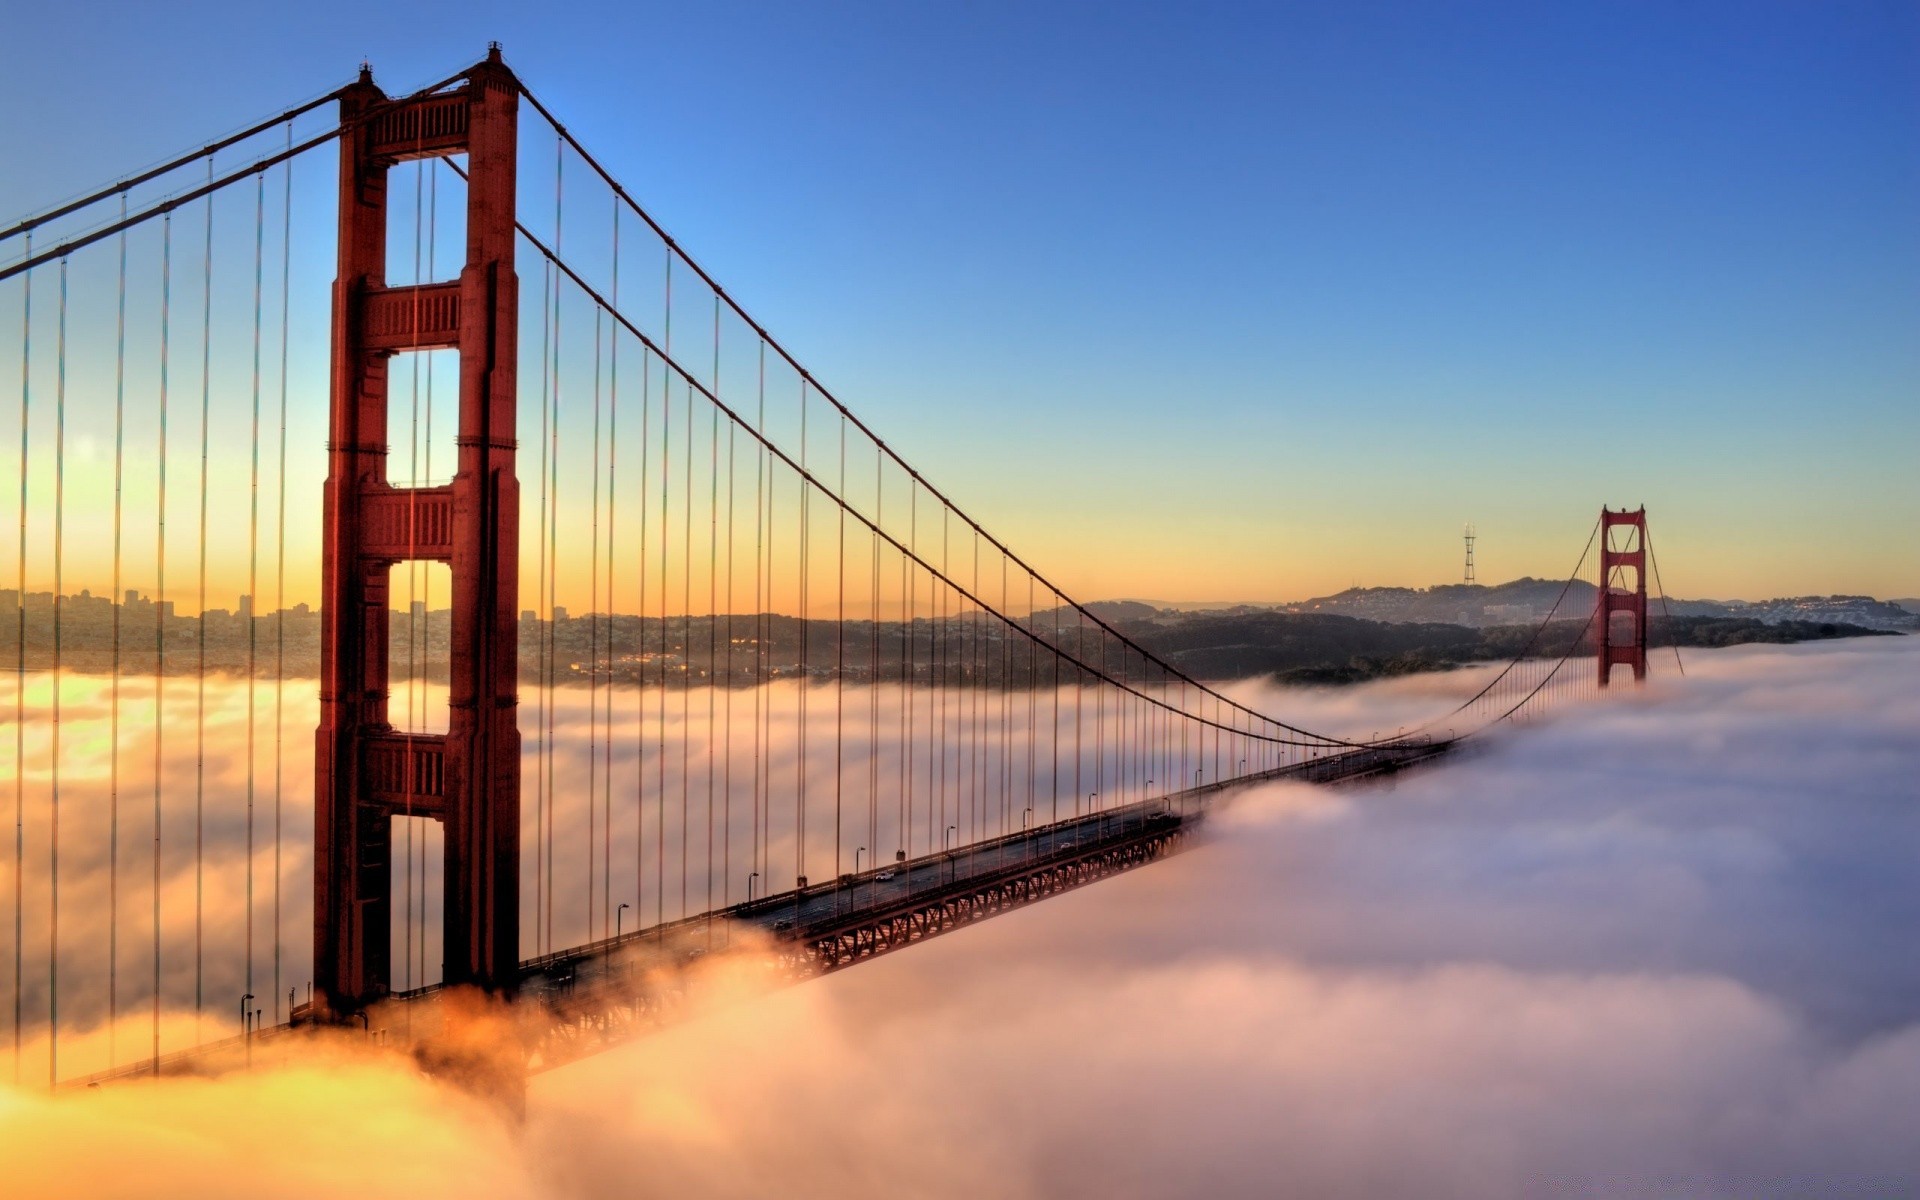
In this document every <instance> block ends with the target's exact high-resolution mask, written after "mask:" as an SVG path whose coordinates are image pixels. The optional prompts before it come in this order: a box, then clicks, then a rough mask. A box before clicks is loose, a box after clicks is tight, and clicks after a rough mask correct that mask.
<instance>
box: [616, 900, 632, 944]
mask: <svg viewBox="0 0 1920 1200" xmlns="http://www.w3.org/2000/svg"><path fill="white" fill-rule="evenodd" d="M632 907H633V905H631V904H624V903H623V904H621V905H620V907H619V908H616V909H614V910H613V940H614V941H616V942H617V941H619V940H620V918H622V917H624V916H626V915H627V910H628V909H629V908H632Z"/></svg>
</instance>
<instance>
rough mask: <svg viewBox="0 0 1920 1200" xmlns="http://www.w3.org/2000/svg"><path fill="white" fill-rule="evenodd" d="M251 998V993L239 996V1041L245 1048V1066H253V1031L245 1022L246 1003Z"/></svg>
mask: <svg viewBox="0 0 1920 1200" xmlns="http://www.w3.org/2000/svg"><path fill="white" fill-rule="evenodd" d="M252 1000H253V993H252V992H248V993H247V994H246V995H244V996H242V997H240V1041H241V1042H242V1043H243V1044H245V1046H246V1048H247V1066H249V1067H251V1066H253V1032H252V1030H251V1028H250V1027H249V1026H248V1023H247V1005H248V1004H249V1003H251V1002H252Z"/></svg>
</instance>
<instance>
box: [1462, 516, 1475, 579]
mask: <svg viewBox="0 0 1920 1200" xmlns="http://www.w3.org/2000/svg"><path fill="white" fill-rule="evenodd" d="M1466 538H1467V577H1466V579H1465V580H1463V581H1462V582H1464V583H1465V584H1466V585H1467V586H1468V587H1472V586H1473V526H1471V525H1469V526H1467V533H1466Z"/></svg>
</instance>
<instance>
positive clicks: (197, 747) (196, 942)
mask: <svg viewBox="0 0 1920 1200" xmlns="http://www.w3.org/2000/svg"><path fill="white" fill-rule="evenodd" d="M207 178H208V182H212V178H213V160H212V159H211V158H209V159H208V160H207ZM212 415H213V196H212V195H211V194H209V195H208V196H207V222H206V245H205V254H204V256H203V259H202V266H201V307H200V592H199V596H200V599H199V605H200V615H199V617H198V619H197V624H198V627H199V640H198V649H199V658H198V665H197V667H196V669H195V673H194V689H195V690H194V741H193V1018H194V1032H195V1034H196V1035H197V1034H198V1033H199V1021H200V1015H201V1012H202V1010H203V1009H204V1007H205V1003H206V974H205V958H204V955H203V950H204V943H205V934H206V797H207V449H208V445H209V440H208V439H209V436H210V432H211V422H212Z"/></svg>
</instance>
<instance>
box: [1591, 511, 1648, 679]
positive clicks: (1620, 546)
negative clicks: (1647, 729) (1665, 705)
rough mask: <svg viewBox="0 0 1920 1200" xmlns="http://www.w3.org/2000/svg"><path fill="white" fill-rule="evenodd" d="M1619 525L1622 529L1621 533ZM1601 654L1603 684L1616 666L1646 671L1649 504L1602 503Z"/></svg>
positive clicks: (1640, 675)
mask: <svg viewBox="0 0 1920 1200" xmlns="http://www.w3.org/2000/svg"><path fill="white" fill-rule="evenodd" d="M1616 531H1618V532H1617V533H1616ZM1595 604H1596V605H1597V606H1598V609H1599V611H1598V613H1596V614H1595V617H1594V629H1595V630H1596V635H1595V638H1594V640H1595V642H1596V644H1597V645H1596V651H1595V652H1596V654H1597V655H1598V657H1599V667H1600V686H1601V687H1606V686H1607V684H1608V682H1609V678H1610V677H1611V676H1612V674H1613V669H1614V667H1616V666H1619V665H1622V664H1625V665H1627V666H1630V667H1632V668H1633V681H1634V682H1635V683H1640V682H1643V681H1644V680H1645V679H1646V677H1647V510H1646V506H1644V505H1642V506H1641V507H1640V508H1638V509H1635V510H1634V511H1632V512H1628V511H1627V510H1626V509H1624V508H1623V509H1621V510H1620V511H1619V512H1614V511H1612V510H1611V509H1608V508H1606V507H1604V506H1603V507H1602V508H1601V509H1600V594H1599V596H1598V598H1597V599H1596V600H1595Z"/></svg>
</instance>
